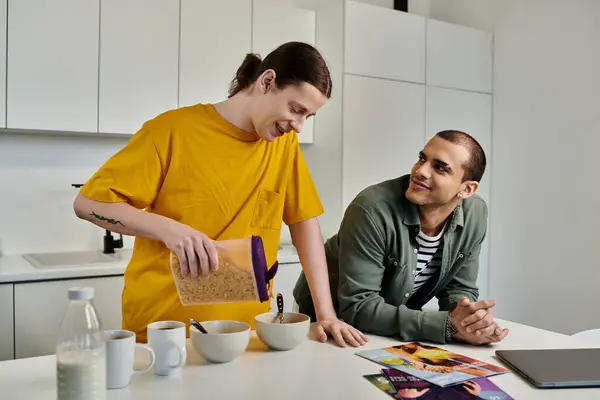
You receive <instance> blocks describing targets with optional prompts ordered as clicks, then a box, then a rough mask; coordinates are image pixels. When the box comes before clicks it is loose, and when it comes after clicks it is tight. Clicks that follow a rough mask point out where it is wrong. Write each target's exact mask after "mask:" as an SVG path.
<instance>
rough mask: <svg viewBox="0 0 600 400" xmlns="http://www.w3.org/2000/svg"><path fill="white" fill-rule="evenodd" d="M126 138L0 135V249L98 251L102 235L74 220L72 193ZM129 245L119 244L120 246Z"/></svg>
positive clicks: (127, 241) (128, 244)
mask: <svg viewBox="0 0 600 400" xmlns="http://www.w3.org/2000/svg"><path fill="white" fill-rule="evenodd" d="M126 142H127V139H126V138H107V137H102V138H92V137H76V136H51V135H38V134H26V133H17V134H13V133H0V193H1V196H0V250H1V251H2V252H3V253H4V254H20V253H26V252H49V251H77V250H86V249H101V248H102V243H103V242H102V236H103V235H104V231H103V230H102V229H100V228H97V227H95V226H93V225H92V224H89V223H86V222H84V221H81V220H79V219H78V218H77V217H75V214H74V213H73V199H74V198H75V195H76V194H77V189H76V188H73V187H71V184H72V183H83V182H85V181H86V180H87V179H88V178H89V176H90V175H91V174H92V173H93V172H94V171H95V170H96V169H97V168H98V167H99V166H100V165H102V163H103V162H104V161H105V160H106V159H107V158H108V157H110V156H111V155H112V154H113V153H114V152H115V151H117V150H118V149H119V148H120V147H121V146H123V145H124V144H125V143H126ZM132 245H133V241H132V240H130V239H129V238H127V239H125V246H126V247H131V246H132Z"/></svg>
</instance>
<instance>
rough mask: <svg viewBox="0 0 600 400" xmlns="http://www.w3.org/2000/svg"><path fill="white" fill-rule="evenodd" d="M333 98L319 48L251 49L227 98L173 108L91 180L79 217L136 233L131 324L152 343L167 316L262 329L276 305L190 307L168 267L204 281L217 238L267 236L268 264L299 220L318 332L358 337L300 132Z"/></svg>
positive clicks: (128, 278) (339, 339)
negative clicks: (262, 318) (328, 246)
mask: <svg viewBox="0 0 600 400" xmlns="http://www.w3.org/2000/svg"><path fill="white" fill-rule="evenodd" d="M330 95H331V77H330V74H329V70H328V68H327V65H326V63H325V61H324V60H323V58H322V57H321V55H320V54H319V52H318V51H317V50H316V49H314V48H313V47H312V46H309V45H307V44H304V43H297V42H290V43H286V44H284V45H282V46H280V47H279V48H277V49H276V50H274V51H273V52H272V53H270V54H269V55H268V56H267V57H266V58H265V59H264V60H263V61H261V59H260V58H259V57H258V56H256V55H252V54H249V55H247V56H246V58H245V60H244V62H243V63H242V65H241V66H240V68H239V69H238V71H237V73H236V77H235V79H234V80H233V82H232V85H231V88H230V96H229V98H228V99H227V100H225V101H223V102H220V103H217V104H214V105H213V104H197V105H194V106H189V107H182V108H179V109H176V110H171V111H167V112H165V113H163V114H161V115H159V116H157V117H156V118H154V119H152V120H151V121H148V122H146V123H145V124H144V125H143V126H142V127H141V129H140V130H139V131H138V132H137V133H136V134H135V135H134V136H133V138H132V139H131V140H130V142H129V143H128V144H127V145H126V146H125V147H124V148H123V149H121V150H120V151H119V152H117V153H116V154H115V155H114V156H112V157H111V158H110V159H109V160H108V161H107V162H106V163H105V164H104V165H103V166H102V167H101V168H100V170H98V171H97V172H96V173H95V174H94V175H93V176H92V177H91V179H90V180H89V181H88V182H87V183H86V184H85V185H84V186H83V188H82V189H81V192H80V194H79V196H78V197H77V199H76V200H75V203H74V208H75V212H76V214H77V216H79V217H80V218H82V219H86V220H88V221H90V222H93V223H94V224H96V225H98V226H100V227H102V228H106V229H110V230H112V231H114V232H117V233H122V234H125V235H132V236H136V239H135V245H134V249H133V255H132V258H131V261H130V263H129V265H128V267H127V269H126V271H125V287H124V290H123V298H122V302H123V306H122V311H123V327H124V328H125V329H128V330H132V331H133V332H135V333H136V335H137V337H138V340H139V341H146V339H147V338H146V327H147V325H148V324H149V323H151V322H153V321H159V320H178V321H182V322H186V323H187V320H188V317H192V318H194V319H197V320H200V321H202V320H209V319H233V320H238V321H244V322H246V323H249V324H250V325H251V326H254V316H255V315H257V314H260V313H263V312H267V311H268V309H269V302H265V303H259V302H247V303H230V304H214V305H200V306H187V307H184V306H183V305H182V304H181V302H180V300H179V297H178V293H177V290H176V287H175V283H174V279H173V276H172V272H171V268H170V254H171V251H173V252H174V253H175V254H176V255H177V257H178V259H179V262H180V264H181V269H182V272H183V273H184V274H186V273H189V274H191V276H192V277H193V278H197V279H202V276H207V275H208V274H209V273H210V272H211V271H212V270H213V269H214V268H215V267H216V265H217V253H216V250H215V246H214V243H213V240H227V239H234V238H242V237H248V236H249V235H257V236H260V237H261V238H262V240H263V243H264V246H265V253H266V259H267V264H268V265H273V263H274V262H275V261H276V258H277V248H278V244H279V237H280V230H281V226H282V221H284V222H285V223H286V224H287V225H288V226H289V227H290V233H291V236H292V240H293V241H294V244H295V245H296V248H297V250H298V255H299V258H300V261H301V263H302V267H303V270H304V272H305V275H306V276H307V279H308V282H309V284H310V288H311V293H312V296H313V298H314V299H315V300H316V301H315V303H316V308H317V313H316V315H317V322H318V323H319V324H318V325H319V330H320V332H319V339H320V340H322V341H325V340H326V338H327V333H329V334H330V335H332V336H333V338H334V340H335V342H336V343H337V344H338V345H340V346H345V345H346V344H350V345H352V346H359V345H362V344H364V343H365V341H366V339H365V337H364V336H363V335H362V333H361V332H359V331H358V330H356V329H354V328H353V327H351V326H349V325H347V324H345V323H344V322H343V321H340V320H339V319H337V317H336V313H335V310H334V308H333V305H332V299H331V295H330V291H329V280H328V274H327V265H326V261H325V254H324V249H323V239H322V236H321V233H320V229H319V224H318V221H317V216H319V215H320V214H321V213H322V212H323V208H322V205H321V203H320V200H319V197H318V195H317V192H316V190H315V187H314V184H313V181H312V179H311V177H310V174H309V171H308V169H307V166H306V164H305V162H304V159H303V157H302V153H301V151H300V148H299V144H298V137H297V134H296V133H295V132H300V131H301V129H302V126H303V124H304V121H305V120H306V119H307V118H309V117H311V116H313V115H314V114H315V113H316V112H317V110H318V109H319V108H320V107H321V106H323V104H324V103H325V102H326V101H327V99H328V98H329V97H330Z"/></svg>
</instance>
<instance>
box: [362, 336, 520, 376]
mask: <svg viewBox="0 0 600 400" xmlns="http://www.w3.org/2000/svg"><path fill="white" fill-rule="evenodd" d="M356 355H358V356H359V357H362V358H365V359H367V360H370V361H373V362H376V363H378V364H380V365H383V366H384V367H387V368H393V369H396V370H399V371H403V372H406V373H408V374H409V375H413V376H415V377H417V378H421V379H423V380H425V381H427V382H430V383H433V384H435V385H437V386H441V387H446V386H452V385H456V384H458V383H462V382H466V381H469V380H472V379H476V378H481V377H489V376H493V375H498V374H503V373H507V372H510V371H509V370H508V369H506V368H502V367H499V366H495V365H492V364H488V363H485V362H483V361H479V360H475V359H474V358H470V357H467V356H464V355H462V354H456V353H453V352H450V351H448V350H445V349H442V348H439V347H435V346H430V345H426V344H422V343H418V342H412V343H405V344H401V345H397V346H391V347H385V348H382V349H375V350H364V351H359V352H357V353H356Z"/></svg>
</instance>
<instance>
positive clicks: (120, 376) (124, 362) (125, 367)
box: [104, 329, 155, 389]
mask: <svg viewBox="0 0 600 400" xmlns="http://www.w3.org/2000/svg"><path fill="white" fill-rule="evenodd" d="M104 339H105V340H106V387H107V389H119V388H122V387H125V386H127V385H129V383H131V376H132V375H141V374H143V373H145V372H148V371H150V368H152V366H153V365H154V361H155V354H154V351H153V350H152V348H150V346H148V345H145V344H141V343H136V342H135V333H134V332H131V331H125V330H119V329H115V330H108V331H104ZM138 348H139V349H144V350H146V351H148V352H149V353H150V364H149V365H148V366H147V367H146V368H144V369H139V370H135V369H134V359H135V349H138Z"/></svg>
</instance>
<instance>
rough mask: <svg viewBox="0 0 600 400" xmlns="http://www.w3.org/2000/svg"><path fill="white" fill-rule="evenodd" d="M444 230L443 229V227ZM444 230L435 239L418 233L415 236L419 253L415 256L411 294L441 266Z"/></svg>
mask: <svg viewBox="0 0 600 400" xmlns="http://www.w3.org/2000/svg"><path fill="white" fill-rule="evenodd" d="M444 228H445V227H444ZM444 230H445V229H442V231H441V232H440V233H439V234H438V235H437V236H435V237H431V236H427V235H425V234H424V233H423V232H421V231H419V234H418V235H417V238H416V239H417V243H418V244H419V252H418V254H417V269H416V272H415V285H414V287H413V291H412V293H415V292H416V291H417V290H419V289H420V288H421V286H423V284H424V283H425V282H427V280H428V279H429V278H431V277H432V276H433V275H434V274H435V273H436V272H437V270H438V269H439V268H440V265H441V264H442V246H441V243H442V236H443V234H444Z"/></svg>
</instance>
